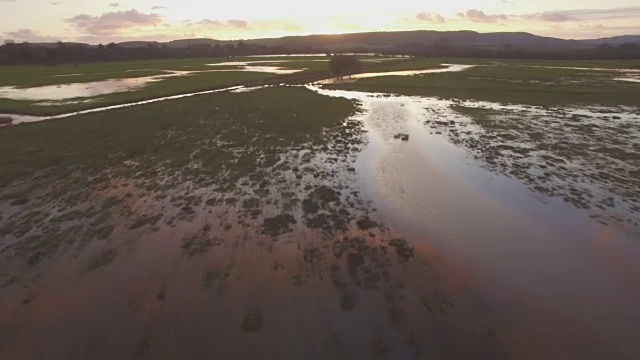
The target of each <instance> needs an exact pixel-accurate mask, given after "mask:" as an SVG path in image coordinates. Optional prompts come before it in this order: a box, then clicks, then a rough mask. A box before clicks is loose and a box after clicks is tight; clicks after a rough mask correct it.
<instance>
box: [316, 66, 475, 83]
mask: <svg viewBox="0 0 640 360" xmlns="http://www.w3.org/2000/svg"><path fill="white" fill-rule="evenodd" d="M442 66H445V67H444V68H441V69H427V70H405V71H387V72H373V73H360V74H354V75H350V76H348V77H340V78H332V79H327V80H321V81H318V82H316V84H321V85H327V84H339V83H345V82H353V81H356V80H358V79H366V78H372V77H379V76H413V75H422V74H435V73H445V72H459V71H465V70H469V69H471V68H473V67H475V66H478V65H457V64H442Z"/></svg>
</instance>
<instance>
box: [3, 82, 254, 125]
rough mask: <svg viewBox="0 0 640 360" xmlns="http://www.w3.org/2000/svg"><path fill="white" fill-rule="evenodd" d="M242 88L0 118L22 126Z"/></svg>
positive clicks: (7, 115)
mask: <svg viewBox="0 0 640 360" xmlns="http://www.w3.org/2000/svg"><path fill="white" fill-rule="evenodd" d="M242 88H243V86H233V87H229V88H223V89H216V90H207V91H200V92H195V93H189V94H180V95H172V96H165V97H161V98H155V99H150V100H144V101H138V102H133V103H127V104H120V105H112V106H104V107H99V108H95V109H89V110H82V111H76V112H71V113H66V114H61V115H55V116H31V115H16V114H0V117H6V118H11V119H12V124H13V125H17V124H22V123H34V122H40V121H45V120H55V119H63V118H67V117H71V116H76V115H83V114H91V113H95V112H102V111H109V110H115V109H122V108H126V107H131V106H139V105H146V104H152V103H155V102H160V101H168V100H176V99H182V98H185V97H191V96H198V95H206V94H213V93H217V92H222V91H234V90H239V89H242ZM2 126H3V125H2V124H0V127H2Z"/></svg>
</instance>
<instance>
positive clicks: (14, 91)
mask: <svg viewBox="0 0 640 360" xmlns="http://www.w3.org/2000/svg"><path fill="white" fill-rule="evenodd" d="M161 79H162V78H161V77H156V76H148V77H141V78H130V79H110V80H104V81H94V82H88V83H73V84H60V85H50V86H40V87H33V88H26V89H25V88H16V87H12V86H4V87H0V97H2V98H7V99H14V100H31V101H42V100H66V99H73V98H81V97H94V96H99V95H105V94H111V93H114V92H120V91H131V90H136V89H139V88H141V87H143V86H145V85H147V84H149V83H151V82H156V81H160V80H161Z"/></svg>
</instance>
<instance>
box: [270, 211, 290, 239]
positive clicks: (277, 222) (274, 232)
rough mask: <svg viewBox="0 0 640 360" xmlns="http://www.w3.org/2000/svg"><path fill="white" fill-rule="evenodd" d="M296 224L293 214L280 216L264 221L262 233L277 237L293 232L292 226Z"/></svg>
mask: <svg viewBox="0 0 640 360" xmlns="http://www.w3.org/2000/svg"><path fill="white" fill-rule="evenodd" d="M295 224H296V219H295V218H294V217H293V216H291V214H280V215H276V216H273V217H268V218H266V219H264V223H263V224H262V229H263V230H262V232H263V233H264V234H267V235H271V236H274V237H276V236H279V235H282V234H284V233H287V232H289V231H291V226H292V225H295Z"/></svg>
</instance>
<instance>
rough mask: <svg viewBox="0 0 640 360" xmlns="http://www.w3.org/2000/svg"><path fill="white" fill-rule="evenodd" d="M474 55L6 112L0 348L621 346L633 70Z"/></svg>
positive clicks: (535, 352) (174, 350)
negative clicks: (62, 110)
mask: <svg viewBox="0 0 640 360" xmlns="http://www.w3.org/2000/svg"><path fill="white" fill-rule="evenodd" d="M260 61H261V60H260ZM295 61H298V60H295ZM312 62H320V61H309V62H306V63H305V64H301V63H297V64H296V65H295V67H300V66H306V65H308V64H309V63H312ZM249 63H255V61H249V62H244V61H238V62H235V63H227V64H223V63H220V64H219V66H224V67H225V69H224V70H227V69H226V67H227V66H251V64H249ZM267 63H271V61H267V62H259V63H258V64H256V66H268V67H270V66H272V64H267ZM285 63H286V62H285ZM292 64H293V62H292ZM440 64H449V65H440ZM438 65H440V66H438ZM476 65H478V66H474V65H471V64H465V65H462V64H458V65H451V63H449V62H439V63H436V64H432V65H429V68H428V69H415V71H410V70H405V69H404V68H403V67H402V66H401V67H400V68H401V69H399V70H389V71H388V72H385V71H380V72H378V73H375V74H359V75H356V76H354V78H353V79H352V80H351V82H349V83H341V82H336V81H334V82H331V81H329V82H320V83H317V84H314V85H306V86H271V87H266V88H260V87H247V88H243V87H234V88H232V89H220V90H215V91H204V92H185V93H183V94H181V95H175V96H168V97H158V98H156V99H152V100H148V101H143V102H139V103H135V102H133V103H129V104H125V105H118V106H111V107H104V108H95V109H93V110H89V111H86V112H83V113H69V114H62V115H58V116H54V117H27V116H16V115H9V116H12V123H14V124H17V123H20V122H38V121H40V122H41V123H39V124H24V125H19V126H6V127H3V128H0V153H2V154H5V155H4V156H3V157H2V158H0V167H1V168H2V169H4V171H3V172H2V173H0V239H1V240H0V319H2V320H0V352H1V353H3V354H6V355H7V356H8V357H9V358H11V359H13V358H15V359H21V358H32V357H34V356H36V355H37V354H39V353H42V352H43V351H46V352H47V353H48V354H51V356H52V357H89V358H97V359H100V358H105V359H107V358H131V357H139V358H148V359H159V358H160V359H162V358H167V359H169V358H175V357H185V356H186V357H189V358H201V357H215V358H258V357H259V358H273V359H281V358H290V359H299V358H319V359H325V358H332V359H340V358H344V359H351V358H402V359H405V358H456V359H468V358H473V359H546V358H556V359H602V358H615V359H636V358H638V357H639V356H640V353H639V352H638V350H637V347H636V346H635V341H636V338H637V336H636V335H635V334H637V333H639V332H640V325H639V324H640V317H638V316H636V315H635V314H636V313H637V312H636V311H635V306H636V304H637V303H638V301H640V262H639V261H638V259H640V247H639V245H640V242H639V240H640V237H639V236H638V234H639V233H638V232H639V231H640V224H639V217H638V213H640V183H639V180H638V179H640V108H639V104H637V103H635V104H634V103H633V101H632V100H631V98H633V94H636V95H637V92H635V93H634V91H637V89H636V88H635V87H634V86H637V85H635V84H633V83H628V84H626V83H625V82H615V81H613V78H614V75H613V74H614V73H616V71H612V72H605V71H600V70H594V71H592V72H591V71H589V72H587V74H585V73H584V71H583V70H579V69H555V68H553V67H552V66H549V65H547V66H548V67H550V68H549V69H539V68H532V70H531V71H532V72H529V73H526V74H524V75H523V71H522V70H513V72H510V71H512V69H514V68H516V67H515V66H513V65H506V66H503V65H499V66H498V65H495V66H493V67H492V65H491V64H487V63H478V64H476ZM480 65H481V66H480ZM274 66H275V65H274ZM282 66H283V67H286V65H284V63H283V65H282ZM576 67H580V66H576ZM291 69H293V66H292V68H291ZM496 70H499V71H500V73H501V74H502V75H501V76H495V75H492V74H495V73H496ZM572 71H578V73H573V72H572ZM225 72H226V71H222V72H212V74H213V73H217V74H223V73H225ZM525 72H526V71H525ZM596 72H598V73H601V74H602V75H593V73H596ZM629 73H632V72H629ZM559 74H560V75H561V76H558V75H559ZM378 75H380V76H378ZM404 75H412V76H404ZM525 75H526V76H525ZM619 75H620V73H618V76H619ZM489 76H494V79H495V80H493V81H492V82H489V80H487V79H488V77H489ZM625 76H626V75H625ZM72 78H74V76H69V79H72ZM177 78H182V77H177ZM479 79H480V80H479ZM553 79H556V80H555V81H556V82H557V83H556V85H554V86H555V88H556V89H557V91H558V93H562V94H564V96H565V99H566V102H565V103H558V102H553V101H550V100H548V99H547V98H546V97H545V95H544V94H538V93H536V91H542V92H544V91H545V89H546V88H545V87H535V86H534V87H532V85H531V84H532V82H539V83H544V82H553V81H554V80H553ZM567 79H569V80H571V81H580V82H582V83H584V82H585V81H587V80H588V82H589V84H607V85H606V86H607V87H606V88H605V87H602V86H601V85H593V86H594V87H596V86H598V87H597V89H600V90H599V91H600V92H599V94H600V95H599V96H600V99H601V101H599V102H597V103H595V102H594V103H593V104H592V105H590V106H586V105H580V104H579V103H572V99H573V91H576V92H578V91H582V90H584V88H583V87H581V88H576V87H575V85H570V84H573V83H574V82H567V81H566V80H567ZM452 80H455V81H456V82H455V83H452ZM507 80H508V81H507ZM166 81H169V80H166ZM443 83H451V86H454V85H457V86H459V89H458V96H457V97H452V96H448V95H449V93H448V88H447V91H443V90H442V89H443V87H441V84H443ZM471 83H472V84H475V86H478V85H479V84H484V85H485V87H484V91H483V92H480V91H478V92H472V91H465V90H464V89H465V88H464V86H465V85H468V84H471ZM616 83H621V84H620V85H610V84H616ZM389 84H391V85H392V86H390V85H389ZM563 84H564V85H563ZM540 86H542V85H540ZM617 86H620V87H617ZM525 87H526V88H527V89H528V90H527V91H529V97H528V98H529V99H533V101H532V102H534V103H533V104H532V103H530V102H529V103H527V102H518V101H517V100H518V99H519V97H518V96H514V95H512V96H510V97H506V96H503V99H504V101H492V99H493V97H497V98H500V95H502V94H505V93H507V89H508V90H509V92H511V93H518V92H520V91H524V90H523V89H525ZM409 88H411V89H412V90H407V89H409ZM364 89H367V90H370V91H363V90H364ZM383 89H386V90H387V91H386V92H384V91H382V90H383ZM434 89H435V90H434ZM436 90H437V92H438V94H435V95H431V94H430V92H431V91H436ZM589 91H595V90H593V89H592V88H589ZM214 92H215V93H214ZM415 92H419V93H417V94H416V93H415ZM625 92H631V95H628V97H625V96H624V95H621V96H618V95H619V94H624V93H625ZM405 93H407V94H405ZM403 94H404V95H403ZM477 94H481V95H482V96H480V95H477ZM583 94H584V92H583ZM195 95H198V96H195ZM445 95H447V96H445ZM587 98H588V96H587ZM535 102H541V104H535ZM6 118H7V116H6V115H0V119H6ZM42 120H51V121H42ZM96 284H100V286H96ZM185 354H186V355H185Z"/></svg>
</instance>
